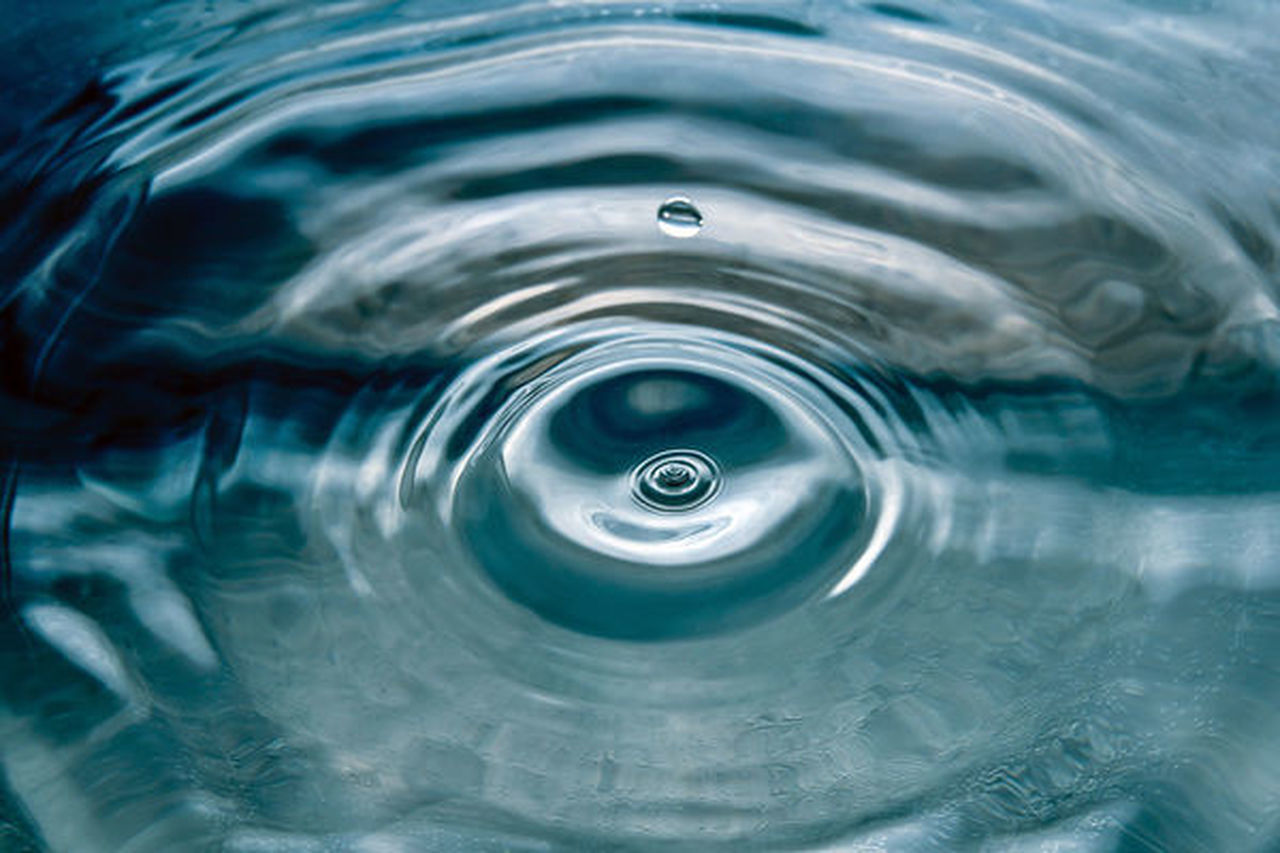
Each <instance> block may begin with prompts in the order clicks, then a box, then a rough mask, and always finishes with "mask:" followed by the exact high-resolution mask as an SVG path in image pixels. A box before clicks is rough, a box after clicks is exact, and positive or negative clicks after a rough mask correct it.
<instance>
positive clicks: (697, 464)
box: [632, 450, 720, 512]
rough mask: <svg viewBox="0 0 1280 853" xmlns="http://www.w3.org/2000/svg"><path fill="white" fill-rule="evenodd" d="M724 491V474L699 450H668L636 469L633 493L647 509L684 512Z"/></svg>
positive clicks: (650, 458)
mask: <svg viewBox="0 0 1280 853" xmlns="http://www.w3.org/2000/svg"><path fill="white" fill-rule="evenodd" d="M719 489H720V471H719V469H717V468H716V464H715V463H714V462H712V461H711V459H710V457H708V456H706V455H704V454H702V453H699V452H698V451H696V450H666V451H663V452H662V453H659V454H657V455H656V456H650V457H649V458H648V459H646V460H645V461H644V462H642V463H640V465H639V467H637V468H636V473H635V475H634V477H633V478H632V491H633V493H634V494H635V497H636V500H638V501H639V502H640V503H641V504H643V505H644V506H647V507H649V508H650V509H656V510H661V511H663V512H680V511H684V510H688V509H693V508H694V507H696V506H701V505H702V504H704V503H706V502H707V501H708V500H710V499H711V498H712V497H714V496H715V494H716V492H717V491H719Z"/></svg>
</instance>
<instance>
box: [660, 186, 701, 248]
mask: <svg viewBox="0 0 1280 853" xmlns="http://www.w3.org/2000/svg"><path fill="white" fill-rule="evenodd" d="M658 227H659V228H661V229H662V233H663V234H666V235H667V236H668V237H681V238H684V237H692V236H693V235H694V234H697V233H698V232H699V231H700V230H702V212H701V211H699V210H698V208H696V207H694V206H693V202H692V201H690V200H689V199H687V198H685V197H684V196H682V195H675V196H672V197H671V198H669V199H667V200H666V201H664V202H663V203H662V206H661V207H659V208H658Z"/></svg>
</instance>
